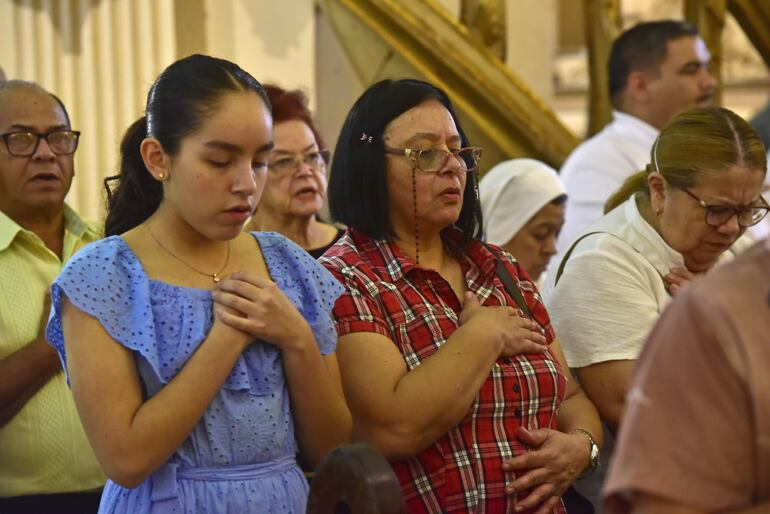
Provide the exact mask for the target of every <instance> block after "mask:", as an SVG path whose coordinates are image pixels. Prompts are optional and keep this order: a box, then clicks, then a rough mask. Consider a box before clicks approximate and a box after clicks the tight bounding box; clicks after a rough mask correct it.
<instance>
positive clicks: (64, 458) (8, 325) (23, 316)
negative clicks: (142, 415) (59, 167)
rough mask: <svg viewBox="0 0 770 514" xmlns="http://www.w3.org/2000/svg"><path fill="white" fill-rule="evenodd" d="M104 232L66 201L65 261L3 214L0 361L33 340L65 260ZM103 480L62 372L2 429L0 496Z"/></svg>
mask: <svg viewBox="0 0 770 514" xmlns="http://www.w3.org/2000/svg"><path fill="white" fill-rule="evenodd" d="M100 237H101V234H100V231H99V229H98V228H96V225H95V224H91V223H87V222H85V221H83V220H82V219H81V218H80V217H79V216H78V215H77V213H75V211H73V210H72V209H71V208H69V207H68V206H66V205H65V210H64V247H63V252H62V255H63V257H64V258H63V260H60V259H59V257H58V256H57V255H56V254H55V253H53V252H52V251H51V250H49V249H48V248H47V247H46V246H45V244H43V241H42V240H41V239H40V238H39V237H38V236H37V235H36V234H35V233H34V232H31V231H29V230H26V229H24V228H22V227H21V226H19V225H18V224H17V223H16V222H14V221H13V220H12V219H10V218H9V217H8V216H6V215H5V214H4V213H2V212H0V359H4V358H6V357H8V356H9V355H10V354H12V353H14V352H16V351H17V350H19V349H21V348H22V347H23V346H24V345H26V344H28V343H29V342H30V341H32V340H34V339H35V337H36V336H37V333H38V327H39V326H40V317H41V316H42V315H43V297H44V294H45V292H46V290H47V289H48V288H49V286H50V285H51V282H53V280H54V278H56V275H58V274H59V271H61V268H62V264H63V262H66V261H67V260H68V259H69V258H70V257H72V255H73V254H74V253H75V252H77V251H78V250H79V249H80V248H81V247H83V246H84V245H86V244H88V243H90V242H92V241H95V240H97V239H99V238H100ZM46 316H47V313H46ZM0 380H2V377H0ZM104 481H105V477H104V474H103V473H102V471H101V468H100V467H99V464H98V462H97V461H96V457H94V454H93V450H92V449H91V446H90V444H89V443H88V440H87V439H86V435H85V432H84V431H83V427H82V425H81V424H80V418H79V417H78V413H77V410H76V409H75V403H74V401H73V399H72V393H71V392H70V390H69V387H68V386H67V382H66V379H65V378H64V374H63V373H62V372H59V373H57V374H56V375H55V376H54V377H53V378H52V379H51V380H50V381H49V382H48V383H47V384H46V385H45V386H43V387H42V388H41V389H40V390H39V391H38V392H37V393H36V394H35V395H34V396H33V397H32V398H31V399H30V400H29V401H28V402H27V404H26V405H25V406H24V407H23V408H22V409H21V411H19V413H18V414H17V415H16V416H15V417H14V418H13V419H12V420H11V421H10V422H9V423H8V424H6V425H5V426H4V427H2V428H0V497H9V496H22V495H29V494H47V493H63V492H75V491H88V490H92V489H97V488H99V487H101V486H102V485H104Z"/></svg>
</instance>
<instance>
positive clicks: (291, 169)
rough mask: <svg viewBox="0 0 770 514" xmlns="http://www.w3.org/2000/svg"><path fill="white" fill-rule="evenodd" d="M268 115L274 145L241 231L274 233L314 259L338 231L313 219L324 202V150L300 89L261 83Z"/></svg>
mask: <svg viewBox="0 0 770 514" xmlns="http://www.w3.org/2000/svg"><path fill="white" fill-rule="evenodd" d="M264 88H265V92H266V93H267V97H268V99H269V100H270V105H271V107H272V113H273V141H274V143H275V148H274V149H273V152H272V154H271V156H270V162H269V164H268V174H267V182H266V183H265V190H264V192H263V193H262V199H261V200H260V202H259V206H258V207H257V210H256V211H255V212H254V216H253V217H252V218H251V221H250V222H249V223H248V225H247V226H246V230H249V231H251V230H257V231H263V232H267V231H271V232H278V233H280V234H283V235H284V236H286V237H288V238H289V239H291V240H292V241H294V242H295V243H297V244H298V245H299V246H301V247H302V248H304V249H305V250H307V252H308V253H309V254H310V255H312V256H313V257H315V258H316V259H317V258H319V257H320V256H321V255H323V253H324V252H325V251H326V249H327V248H329V247H330V246H331V245H332V244H334V242H335V241H336V240H337V239H339V237H340V236H341V235H342V230H340V229H338V228H337V227H335V226H334V225H330V224H328V223H324V222H322V221H320V220H319V219H318V213H319V212H320V211H321V209H322V208H323V205H324V201H325V200H326V185H327V179H326V166H327V164H328V162H329V151H328V150H327V149H326V145H324V142H323V139H322V138H321V135H320V134H319V133H318V129H316V127H315V124H314V123H313V118H312V116H311V115H310V110H309V109H308V107H307V98H306V97H305V95H304V94H303V93H302V91H298V90H295V91H286V90H285V89H282V88H280V87H278V86H274V85H270V84H266V85H265V86H264Z"/></svg>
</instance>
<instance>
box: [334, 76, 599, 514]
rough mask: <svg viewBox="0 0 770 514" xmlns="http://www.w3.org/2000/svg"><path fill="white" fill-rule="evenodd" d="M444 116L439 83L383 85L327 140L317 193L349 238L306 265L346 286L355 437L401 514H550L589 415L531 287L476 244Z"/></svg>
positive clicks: (460, 159) (469, 198) (510, 263)
mask: <svg viewBox="0 0 770 514" xmlns="http://www.w3.org/2000/svg"><path fill="white" fill-rule="evenodd" d="M456 120H457V117H456V115H455V112H454V109H453V107H452V105H451V103H450V102H449V99H448V98H447V96H446V94H445V93H444V92H443V91H441V90H440V89H437V88H436V87H434V86H432V85H430V84H428V83H425V82H422V81H416V80H399V81H391V80H386V81H382V82H379V83H377V84H375V85H373V86H372V87H370V88H369V89H368V90H367V91H366V92H365V93H364V94H363V96H362V97H361V98H360V99H359V100H358V101H357V102H356V104H355V105H354V106H353V108H352V110H351V112H350V113H349V115H348V117H347V120H346V121H345V125H344V126H343V128H342V132H341V134H340V137H339V141H338V144H337V148H336V151H335V157H334V162H333V166H332V169H333V172H332V175H331V180H330V183H329V200H330V207H331V213H332V216H333V217H334V218H335V219H336V220H338V221H340V222H342V223H345V224H346V225H347V226H348V227H349V229H348V231H347V232H346V233H345V235H344V236H343V237H342V238H341V239H340V240H339V241H338V242H337V243H336V244H335V245H334V246H332V248H330V249H329V250H328V251H327V252H326V254H325V256H324V257H323V258H322V259H321V262H322V263H323V264H324V265H325V266H326V267H327V268H328V269H329V270H330V271H331V272H332V273H334V274H335V276H336V277H337V278H338V279H339V281H340V282H341V283H342V284H343V286H344V287H345V288H346V293H344V294H343V296H342V297H341V298H340V299H339V301H338V302H337V304H336V306H335V310H334V316H335V321H336V325H337V332H338V335H339V343H338V346H337V355H338V358H339V362H340V368H341V372H342V378H343V384H344V388H345V395H346V397H347V400H348V402H349V404H350V407H351V410H352V412H353V417H354V437H355V438H356V439H357V440H364V441H369V442H372V443H374V444H375V445H376V446H377V447H378V448H379V449H380V450H381V451H382V452H383V453H384V454H385V456H386V457H387V458H388V459H389V460H390V461H391V463H392V465H393V469H394V470H395V472H396V475H397V476H398V479H399V481H400V483H401V486H402V490H403V492H404V496H405V499H406V502H407V507H408V510H409V512H479V513H494V512H537V513H550V512H556V513H563V512H565V510H564V506H563V503H562V501H561V494H562V493H563V492H564V491H565V490H566V489H567V487H568V486H569V485H570V484H571V483H572V481H574V480H575V479H576V478H577V477H578V476H579V475H580V474H581V473H583V472H585V471H587V470H590V469H591V468H592V467H594V466H595V465H596V462H597V452H598V447H597V444H600V441H599V438H600V437H601V429H600V424H599V417H598V415H597V413H596V409H595V408H594V406H593V404H591V402H590V401H589V400H588V399H587V398H586V396H585V395H584V394H583V392H582V391H581V389H580V387H579V385H578V384H577V383H576V382H575V380H574V379H573V378H572V376H571V375H570V372H569V369H568V368H567V366H566V364H565V361H564V357H563V355H562V351H561V348H560V347H559V343H558V341H557V340H556V339H555V338H554V333H553V329H552V328H551V324H550V321H549V318H548V313H547V312H546V311H545V308H544V306H543V304H542V302H541V300H540V296H539V294H538V292H537V288H536V287H535V285H534V284H533V282H532V281H531V280H530V279H529V277H528V276H527V274H526V272H524V271H523V270H522V268H521V267H520V266H519V265H518V264H517V263H516V261H515V259H513V258H512V257H511V256H510V255H509V254H507V253H505V252H503V251H501V250H500V249H499V248H497V247H494V246H490V247H486V246H484V245H483V244H482V243H481V242H480V240H479V237H480V233H481V209H480V206H479V200H478V194H477V176H476V173H475V171H476V169H477V164H478V158H479V156H480V150H479V149H477V148H473V147H469V146H468V142H467V139H466V137H465V134H464V133H463V131H462V128H461V127H460V125H459V123H458V122H457V121H456ZM498 262H502V264H503V266H501V268H502V270H498V269H497V263H498ZM506 277H507V278H510V279H512V280H511V282H512V284H509V287H508V290H509V291H511V294H514V295H517V294H518V295H520V296H522V297H523V299H521V298H520V302H521V304H520V305H521V307H517V302H516V300H515V299H514V298H512V297H511V294H509V293H508V292H507V290H506V287H505V286H504V285H503V282H502V281H501V278H506ZM525 313H528V314H529V315H530V316H531V318H530V317H529V316H526V315H525Z"/></svg>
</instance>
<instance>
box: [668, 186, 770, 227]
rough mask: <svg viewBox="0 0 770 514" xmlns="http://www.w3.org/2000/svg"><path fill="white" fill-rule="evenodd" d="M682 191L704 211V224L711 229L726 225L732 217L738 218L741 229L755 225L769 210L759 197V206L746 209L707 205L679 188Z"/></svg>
mask: <svg viewBox="0 0 770 514" xmlns="http://www.w3.org/2000/svg"><path fill="white" fill-rule="evenodd" d="M681 190H682V191H684V192H685V193H687V194H688V195H689V196H690V198H692V199H693V200H695V201H696V202H698V203H699V204H700V205H701V207H703V208H704V209H706V223H707V224H708V225H711V226H712V227H718V226H720V225H723V224H724V223H727V222H728V221H729V220H730V218H732V217H733V216H737V217H738V225H740V226H741V227H743V228H746V227H751V226H753V225H756V224H757V223H759V222H760V221H762V218H764V217H765V216H766V215H767V212H768V210H770V205H768V203H767V201H766V200H765V199H764V198H762V197H761V196H760V197H759V201H760V202H761V205H749V206H746V207H733V206H732V205H709V204H707V203H706V202H704V201H703V200H701V199H700V198H698V197H697V196H695V194H694V193H693V192H692V191H690V190H689V189H687V188H686V187H685V188H681Z"/></svg>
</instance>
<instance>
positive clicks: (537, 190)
mask: <svg viewBox="0 0 770 514" xmlns="http://www.w3.org/2000/svg"><path fill="white" fill-rule="evenodd" d="M479 195H480V197H481V210H482V212H483V215H484V225H485V227H486V240H487V242H489V243H492V244H495V245H498V246H500V247H502V248H503V249H504V250H506V251H508V252H509V253H510V254H511V255H513V256H514V257H516V260H518V261H519V263H520V264H521V265H522V266H523V267H524V269H525V270H527V273H529V275H530V276H531V277H532V279H533V280H537V279H538V277H540V276H541V275H542V273H543V271H545V269H546V268H547V267H548V262H549V261H550V260H551V257H553V256H554V255H555V254H556V238H557V237H558V235H559V232H560V231H561V227H562V225H563V224H564V209H565V203H566V200H567V195H566V190H565V189H564V185H563V184H562V183H561V180H560V179H559V175H558V174H557V173H556V171H555V170H554V169H553V168H551V167H550V166H548V165H547V164H544V163H542V162H540V161H536V160H534V159H513V160H510V161H503V162H501V163H500V164H498V165H497V166H495V167H494V168H492V169H491V170H489V172H487V174H486V175H484V178H482V179H481V182H480V183H479Z"/></svg>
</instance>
